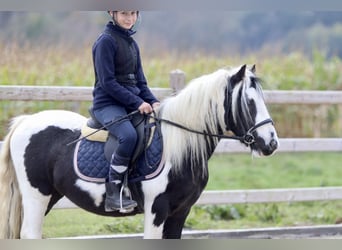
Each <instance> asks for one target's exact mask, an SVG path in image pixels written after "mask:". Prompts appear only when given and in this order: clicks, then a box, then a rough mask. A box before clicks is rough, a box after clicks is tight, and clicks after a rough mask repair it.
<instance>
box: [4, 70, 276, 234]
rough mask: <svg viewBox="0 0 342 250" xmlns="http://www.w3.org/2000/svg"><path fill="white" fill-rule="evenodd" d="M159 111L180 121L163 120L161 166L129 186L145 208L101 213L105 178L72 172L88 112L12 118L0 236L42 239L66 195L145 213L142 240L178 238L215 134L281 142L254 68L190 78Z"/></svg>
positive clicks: (91, 206)
mask: <svg viewBox="0 0 342 250" xmlns="http://www.w3.org/2000/svg"><path fill="white" fill-rule="evenodd" d="M157 115H158V117H160V119H161V120H167V121H172V123H176V124H179V125H181V127H179V126H175V125H174V124H170V123H166V122H165V123H164V122H163V121H161V132H162V135H163V155H162V156H163V157H162V158H163V170H162V172H161V173H159V175H158V176H156V177H155V178H152V179H149V180H145V181H139V182H136V183H130V184H129V185H130V188H131V189H132V190H135V192H133V198H134V199H135V200H137V201H138V202H139V205H140V207H142V209H141V210H135V211H133V212H132V213H129V214H120V213H118V212H105V211H104V197H105V184H104V183H93V182H90V181H86V180H83V179H81V178H79V176H78V175H76V174H75V171H74V167H73V157H74V151H75V145H74V144H73V145H71V146H66V144H67V143H69V142H70V141H72V140H74V139H77V138H79V136H80V130H81V128H82V126H83V125H84V124H85V123H86V121H87V118H86V117H83V116H81V115H79V114H76V113H73V112H69V111H61V110H49V111H42V112H39V113H36V114H32V115H23V116H18V117H16V118H14V119H13V121H12V124H11V128H10V131H9V133H8V135H7V136H6V137H5V139H4V142H3V146H2V151H1V155H0V238H19V237H20V238H41V237H42V224H43V219H44V216H45V215H46V214H47V213H48V212H49V211H50V209H51V208H52V207H53V205H54V204H56V202H57V201H58V200H59V199H61V198H62V197H63V196H66V197H67V198H68V199H70V200H71V201H72V202H74V203H75V204H76V205H77V206H79V207H81V208H83V209H86V210H88V211H90V212H93V213H96V214H99V215H107V216H126V215H134V214H137V213H144V214H145V218H144V238H180V237H181V234H182V229H183V226H184V223H185V220H186V218H187V216H188V214H189V212H190V209H191V207H192V206H193V205H194V203H195V202H196V201H197V199H198V198H199V196H200V195H201V193H202V191H203V189H204V188H205V186H206V184H207V181H208V160H209V158H210V156H211V155H212V154H213V152H214V150H215V147H216V145H217V144H218V142H219V140H220V138H225V136H226V138H229V136H228V134H227V133H228V132H229V133H231V132H232V133H233V134H234V136H235V138H238V139H239V140H241V143H243V144H245V145H246V146H247V147H250V149H251V152H252V154H253V155H258V156H267V155H271V154H272V153H273V152H274V151H275V150H276V149H277V147H278V143H279V142H278V137H277V133H276V130H275V128H274V126H273V122H272V120H271V118H270V115H269V112H268V110H267V108H266V105H265V102H264V98H263V94H262V89H261V86H260V82H259V79H258V78H257V77H256V75H255V68H254V67H252V68H247V67H246V66H241V67H237V68H229V69H220V70H218V71H216V72H213V73H211V74H208V75H204V76H201V77H199V78H197V79H194V80H192V81H191V82H190V83H189V84H188V85H187V86H186V87H185V88H184V89H183V90H182V91H180V92H179V93H178V94H177V95H176V96H173V97H169V98H167V99H165V100H164V101H163V102H162V104H161V107H160V110H159V111H158V113H157ZM184 128H188V129H189V130H187V129H184Z"/></svg>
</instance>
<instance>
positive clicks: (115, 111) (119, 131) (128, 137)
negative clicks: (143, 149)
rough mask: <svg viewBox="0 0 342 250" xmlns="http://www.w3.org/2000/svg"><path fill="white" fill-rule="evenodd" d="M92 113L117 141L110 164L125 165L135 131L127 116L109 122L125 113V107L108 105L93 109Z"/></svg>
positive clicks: (131, 150) (127, 161)
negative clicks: (112, 122) (118, 120)
mask: <svg viewBox="0 0 342 250" xmlns="http://www.w3.org/2000/svg"><path fill="white" fill-rule="evenodd" d="M94 115H95V117H96V119H97V120H98V121H99V122H100V123H101V124H102V125H103V126H105V127H106V128H107V129H108V131H109V133H111V134H112V135H113V136H115V137H116V138H117V140H118V142H119V145H118V147H117V149H116V152H113V156H112V162H111V164H112V165H116V166H126V167H127V166H128V164H129V161H130V159H131V157H132V156H133V152H134V149H135V146H136V143H137V140H138V135H137V132H136V130H135V128H134V127H133V125H132V123H131V121H130V119H128V118H127V119H124V120H121V121H120V122H116V123H114V124H111V125H110V124H109V123H110V122H111V121H114V120H117V119H118V118H120V117H123V116H125V115H127V111H126V109H125V108H124V107H122V106H117V105H110V106H106V107H103V108H101V109H97V110H94Z"/></svg>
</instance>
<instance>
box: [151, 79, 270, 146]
mask: <svg viewBox="0 0 342 250" xmlns="http://www.w3.org/2000/svg"><path fill="white" fill-rule="evenodd" d="M232 92H233V90H232V87H231V84H230V82H229V84H228V87H227V98H228V100H229V103H228V111H227V112H228V113H230V112H231V110H230V109H231V105H232V104H231V99H232V98H231V97H232ZM147 116H149V117H151V118H153V119H155V120H156V121H159V122H164V123H166V124H169V125H172V126H175V127H177V128H181V129H183V130H186V131H188V132H191V133H195V134H199V135H203V136H209V137H216V138H218V139H233V140H238V141H240V142H242V143H244V144H245V145H246V146H250V145H252V144H253V143H255V137H254V135H253V132H255V130H257V129H258V128H260V127H262V126H264V125H266V124H268V123H271V124H272V125H273V124H274V123H273V120H272V119H271V118H268V119H265V120H263V121H261V122H259V123H257V124H255V125H254V126H252V127H251V128H249V129H248V130H247V132H246V133H245V134H244V135H242V136H237V135H222V134H212V133H209V132H207V131H198V130H195V129H191V128H188V127H185V126H183V125H181V124H179V123H176V122H173V121H170V120H167V119H163V118H158V117H156V115H154V116H152V115H151V114H147Z"/></svg>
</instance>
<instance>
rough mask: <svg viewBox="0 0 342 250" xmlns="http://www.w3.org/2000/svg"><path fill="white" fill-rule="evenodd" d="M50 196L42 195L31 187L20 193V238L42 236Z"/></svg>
mask: <svg viewBox="0 0 342 250" xmlns="http://www.w3.org/2000/svg"><path fill="white" fill-rule="evenodd" d="M50 198H51V196H50V195H48V196H46V195H43V194H41V193H40V192H39V191H37V190H34V189H32V188H28V189H26V190H25V192H23V193H22V202H23V203H22V204H23V221H22V227H21V231H20V238H22V239H40V238H42V227H43V222H44V217H45V213H46V210H47V207H48V204H49V201H50Z"/></svg>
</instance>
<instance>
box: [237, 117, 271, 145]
mask: <svg viewBox="0 0 342 250" xmlns="http://www.w3.org/2000/svg"><path fill="white" fill-rule="evenodd" d="M267 123H271V124H272V125H273V120H272V119H271V118H269V119H266V120H263V121H261V122H259V123H257V124H255V125H254V126H253V127H251V128H250V129H248V131H247V132H246V134H245V135H243V136H238V137H240V139H238V138H236V139H238V140H240V141H241V142H243V143H244V144H246V145H247V146H249V145H251V144H253V143H254V142H255V137H254V135H253V132H254V131H255V130H256V129H257V128H260V127H261V126H263V125H266V124H267Z"/></svg>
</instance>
